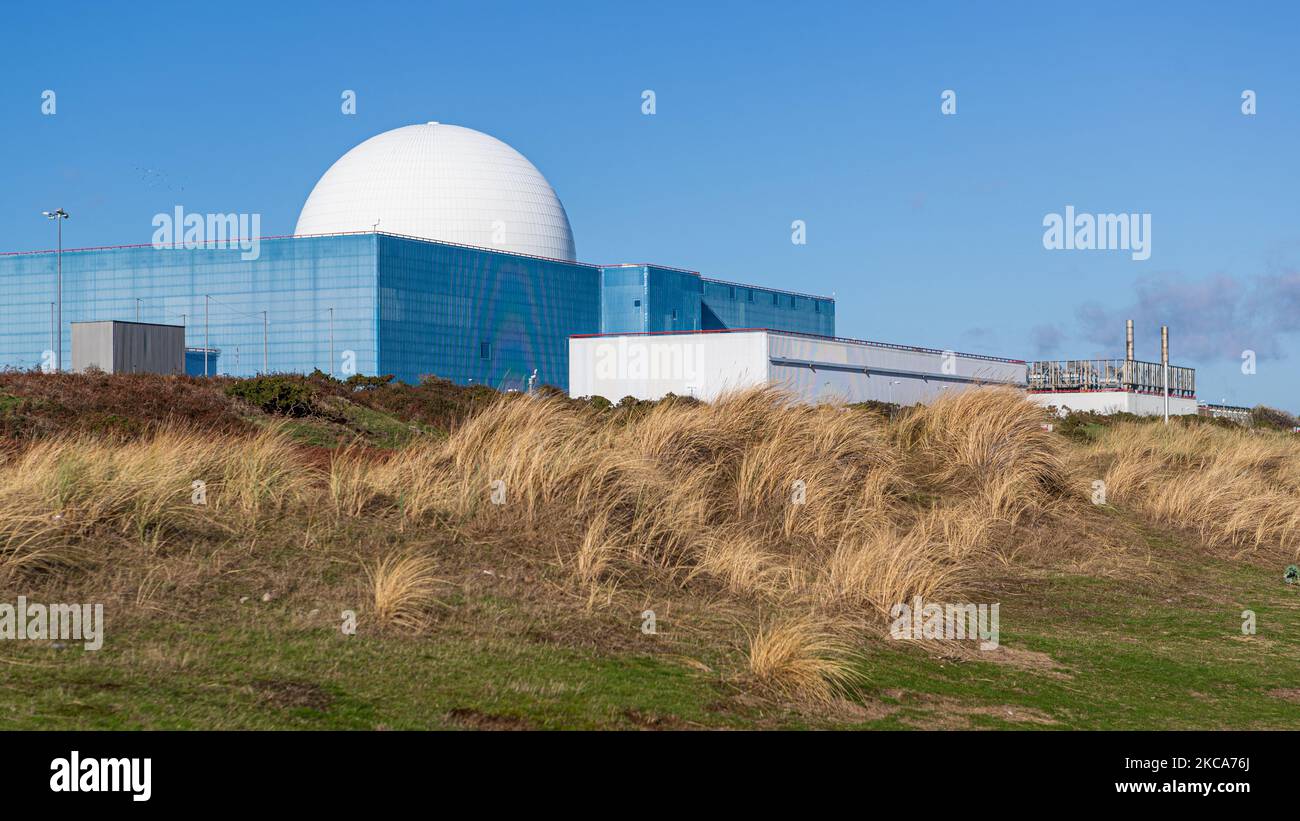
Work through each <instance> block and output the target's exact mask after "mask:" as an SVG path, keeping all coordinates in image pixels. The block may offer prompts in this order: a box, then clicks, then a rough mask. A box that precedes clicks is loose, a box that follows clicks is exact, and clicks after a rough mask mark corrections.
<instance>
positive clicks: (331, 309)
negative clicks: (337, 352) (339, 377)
mask: <svg viewBox="0 0 1300 821" xmlns="http://www.w3.org/2000/svg"><path fill="white" fill-rule="evenodd" d="M329 374H330V376H331V377H332V376H334V309H333V308H330V370H329Z"/></svg>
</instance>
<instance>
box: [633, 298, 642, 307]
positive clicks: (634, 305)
mask: <svg viewBox="0 0 1300 821" xmlns="http://www.w3.org/2000/svg"><path fill="white" fill-rule="evenodd" d="M632 307H633V308H640V307H641V300H639V299H634V300H632Z"/></svg>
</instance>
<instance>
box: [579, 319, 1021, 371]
mask: <svg viewBox="0 0 1300 821" xmlns="http://www.w3.org/2000/svg"><path fill="white" fill-rule="evenodd" d="M760 332H761V333H769V334H776V335H777V336H797V337H806V338H808V339H820V340H824V341H826V342H844V343H847V344H849V345H868V346H870V347H873V348H888V349H889V350H893V351H907V352H910V353H931V354H940V355H943V354H945V353H949V351H946V350H942V349H940V348H922V347H918V346H916V345H897V344H895V343H893V342H873V341H872V340H869V339H852V338H850V337H845V336H824V335H822V334H810V333H806V332H804V331H782V330H778V329H776V328H716V329H711V330H707V331H633V332H629V333H609V334H570V335H569V338H570V339H599V338H602V337H606V338H607V337H615V336H674V335H676V336H695V335H698V334H742V333H760ZM951 353H953V354H955V355H956V356H964V357H967V358H968V359H983V360H985V361H986V362H1006V363H1008V364H1011V365H1024V364H1025V360H1023V359H1007V358H1006V357H1002V356H988V355H986V354H981V353H962V352H961V351H951Z"/></svg>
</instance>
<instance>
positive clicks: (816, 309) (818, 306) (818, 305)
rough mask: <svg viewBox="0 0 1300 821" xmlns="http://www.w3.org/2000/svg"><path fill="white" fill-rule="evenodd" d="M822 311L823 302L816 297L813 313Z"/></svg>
mask: <svg viewBox="0 0 1300 821" xmlns="http://www.w3.org/2000/svg"><path fill="white" fill-rule="evenodd" d="M821 312H822V304H821V302H819V301H817V300H815V299H814V300H813V313H815V314H820V313H821Z"/></svg>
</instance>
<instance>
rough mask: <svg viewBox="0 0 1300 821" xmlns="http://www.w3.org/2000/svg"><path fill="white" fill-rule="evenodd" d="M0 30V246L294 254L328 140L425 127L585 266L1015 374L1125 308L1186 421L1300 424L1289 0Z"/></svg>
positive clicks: (51, 21)
mask: <svg viewBox="0 0 1300 821" xmlns="http://www.w3.org/2000/svg"><path fill="white" fill-rule="evenodd" d="M3 20H4V27H5V36H4V38H3V40H4V48H3V49H0V250H30V249H37V248H49V247H52V246H53V244H54V243H53V226H52V225H51V224H50V223H49V222H47V221H46V220H44V219H42V218H41V217H40V213H39V212H40V211H41V210H45V209H52V208H56V207H60V206H62V207H64V208H66V209H67V210H68V211H69V212H71V213H72V215H73V219H72V220H70V221H69V222H68V223H67V224H66V226H65V228H66V240H65V244H66V245H68V246H69V247H72V246H93V245H109V244H129V243H147V242H149V241H150V238H151V237H152V234H153V231H154V228H153V225H152V219H153V216H154V215H155V214H157V213H161V212H167V213H170V212H171V211H172V209H173V208H174V207H175V206H176V205H182V206H183V207H184V208H185V210H186V211H192V212H226V213H229V212H242V213H258V214H261V215H262V229H263V231H262V232H263V233H264V234H266V235H275V234H284V233H290V232H292V230H293V227H294V224H295V222H296V220H297V216H298V211H299V209H300V208H301V206H302V203H303V201H304V200H305V198H306V196H307V194H308V193H309V192H310V190H311V187H312V186H313V185H314V184H315V182H316V180H317V178H319V177H320V175H321V174H322V173H324V171H325V170H326V169H327V168H328V167H329V166H330V164H331V163H332V162H333V161H334V160H335V159H337V158H338V157H339V156H340V155H342V154H343V153H344V152H345V151H347V150H348V149H349V148H351V147H352V146H354V145H356V144H357V143H359V142H361V141H362V140H364V139H365V138H367V137H370V136H372V135H374V134H377V133H379V132H381V131H384V130H387V129H391V128H395V127H397V126H401V125H407V124H411V123H418V122H425V121H428V120H438V121H441V122H447V123H455V124H458V125H465V126H468V127H471V128H475V129H478V130H480V131H484V132H487V133H489V134H492V135H494V136H496V137H499V138H500V139H503V140H505V141H506V142H507V143H509V144H511V145H513V146H514V147H515V148H516V149H518V150H519V151H520V152H522V153H523V154H524V155H525V156H527V157H528V158H529V159H531V160H532V161H533V163H534V164H536V165H537V166H538V168H540V169H541V171H542V173H543V174H545V175H546V177H547V178H548V179H549V180H550V182H551V184H552V185H553V186H554V187H555V189H556V191H557V192H558V193H559V195H560V198H561V199H562V200H563V202H564V205H565V207H566V209H567V210H568V213H569V219H570V221H571V222H572V224H573V229H574V233H575V236H576V239H577V246H578V256H579V258H580V259H582V260H584V261H588V262H633V261H635V262H658V263H662V264H666V265H674V266H678V267H683V268H689V269H692V270H697V271H700V272H702V273H704V274H706V275H710V276H717V277H722V278H726V279H733V280H741V281H747V282H753V283H755V284H760V285H771V286H777V287H784V288H790V289H793V290H800V291H806V292H810V293H818V294H827V295H830V294H834V295H835V297H836V299H837V301H838V305H837V330H838V332H839V334H840V335H841V336H850V337H859V338H867V339H875V340H882V341H888V342H897V343H904V344H915V345H927V346H932V347H938V348H952V349H956V350H964V351H971V352H975V353H990V354H996V355H1002V356H1011V357H1017V358H1024V359H1031V358H1089V357H1114V356H1122V355H1123V342H1124V340H1123V333H1124V324H1123V323H1124V319H1125V318H1128V317H1132V318H1134V319H1135V320H1137V324H1138V328H1137V331H1138V333H1137V343H1138V356H1139V358H1145V359H1158V357H1159V333H1158V326H1159V324H1160V323H1162V322H1165V323H1168V324H1169V325H1170V329H1171V330H1170V334H1171V349H1172V352H1173V356H1172V358H1173V360H1174V362H1175V364H1186V365H1193V366H1195V367H1197V368H1198V392H1199V395H1200V398H1201V399H1202V400H1204V401H1213V402H1219V401H1223V400H1226V401H1227V402H1229V403H1233V404H1246V405H1254V404H1257V403H1261V402H1262V403H1266V404H1273V405H1279V406H1282V407H1286V408H1288V409H1290V410H1292V411H1297V410H1300V378H1297V377H1300V222H1298V221H1297V217H1298V216H1300V198H1298V197H1297V183H1298V182H1300V141H1298V140H1297V137H1298V136H1300V127H1298V126H1300V11H1297V6H1296V4H1294V3H1280V2H1279V3H1276V4H1251V3H1244V4H1243V3H1231V4H1230V3H1223V2H1218V3H1192V2H1188V3H1145V4H1140V3H1132V2H1125V3H1102V2H1093V3H1088V4H1083V5H1078V6H1075V7H1066V6H1065V4H1058V3H1042V2H1039V3H1023V4H1022V3H1012V2H998V3H966V2H950V3H933V4H930V3H918V2H908V3H889V4H886V3H866V2H854V3H843V4H822V3H816V2H808V3H802V4H792V3H773V4H763V3H755V2H737V3H707V2H691V3H680V4H677V3H672V2H660V1H659V0H656V2H654V3H613V2H608V0H607V1H606V2H593V3H566V2H562V1H556V2H535V3H522V2H521V3H514V2H506V1H505V0H499V1H498V2H493V3H484V2H481V0H480V1H479V2H464V3H459V2H458V3H428V2H424V3H385V2H380V1H378V0H376V1H375V2H348V3H340V2H316V3H311V4H306V3H303V4H300V5H299V4H293V5H291V4H288V3H283V4H281V3H274V2H260V3H240V2H224V3H220V4H206V3H202V4H201V3H184V2H180V3H177V2H171V3H166V4H152V3H144V2H139V3H131V4H118V3H113V4H109V3H102V2H94V3H88V2H87V3H83V2H65V3H61V4H56V5H51V4H36V3H22V4H17V3H14V4H7V5H6V8H5V11H4V15H3ZM47 89H49V90H53V91H54V92H55V93H56V95H57V96H56V98H55V100H56V105H57V108H56V113H55V114H54V115H53V116H48V115H44V114H42V111H41V106H42V92H43V91H45V90H47ZM348 89H351V90H354V91H355V92H356V95H357V113H356V114H355V116H346V115H344V114H343V113H342V111H341V95H342V93H343V91H344V90H348ZM647 89H649V90H653V91H654V92H655V96H656V111H655V113H654V114H653V115H646V114H643V113H642V92H643V91H644V90H647ZM949 89H950V90H952V91H954V92H955V93H956V113H955V114H953V115H945V114H943V113H942V111H941V103H942V100H941V95H942V94H943V92H944V91H945V90H949ZM1247 89H1249V90H1252V91H1254V92H1255V95H1256V98H1255V99H1256V103H1255V104H1256V111H1257V113H1256V114H1254V115H1253V116H1248V115H1245V114H1243V113H1242V104H1243V101H1242V92H1243V91H1244V90H1247ZM1067 205H1072V206H1074V208H1075V209H1076V210H1077V211H1078V212H1081V213H1093V214H1095V213H1136V214H1149V215H1150V219H1151V255H1150V258H1149V259H1146V260H1134V259H1132V255H1131V254H1130V253H1128V252H1125V251H1121V250H1048V249H1045V248H1044V244H1043V236H1044V231H1045V229H1044V227H1043V220H1044V218H1045V216H1046V215H1048V214H1052V213H1064V210H1065V208H1066V206H1067ZM794 220H804V221H805V223H806V225H807V243H806V244H804V245H796V244H793V243H792V242H791V223H792V221H794ZM0 299H3V294H0ZM1246 350H1251V351H1254V352H1255V355H1256V358H1257V365H1256V373H1254V374H1244V373H1242V367H1241V362H1242V352H1243V351H1246Z"/></svg>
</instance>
